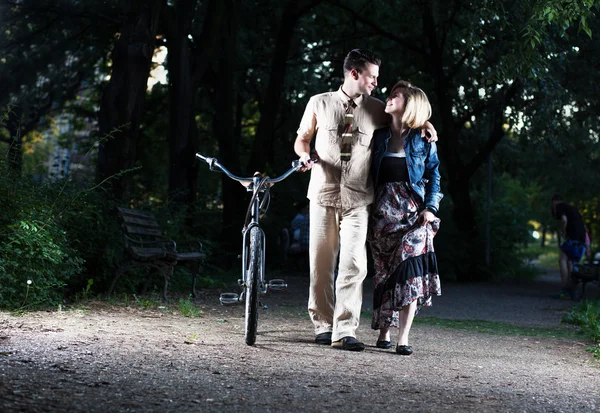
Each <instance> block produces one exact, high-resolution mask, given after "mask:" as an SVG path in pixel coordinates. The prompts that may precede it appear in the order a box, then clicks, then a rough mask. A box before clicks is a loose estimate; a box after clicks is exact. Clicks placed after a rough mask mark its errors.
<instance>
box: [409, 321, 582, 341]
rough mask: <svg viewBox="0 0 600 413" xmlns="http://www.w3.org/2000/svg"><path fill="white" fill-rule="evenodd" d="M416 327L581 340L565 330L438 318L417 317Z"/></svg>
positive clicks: (576, 334) (580, 335)
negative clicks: (423, 326)
mask: <svg viewBox="0 0 600 413" xmlns="http://www.w3.org/2000/svg"><path fill="white" fill-rule="evenodd" d="M414 323H415V324H416V325H429V326H437V327H442V328H452V329H456V330H464V331H473V332H475V333H481V334H490V335H499V336H523V337H543V338H568V339H581V338H582V333H581V332H578V331H573V330H569V329H566V328H548V327H525V326H518V325H514V324H511V323H502V322H498V321H485V320H449V319H443V318H438V317H417V318H415V321H414Z"/></svg>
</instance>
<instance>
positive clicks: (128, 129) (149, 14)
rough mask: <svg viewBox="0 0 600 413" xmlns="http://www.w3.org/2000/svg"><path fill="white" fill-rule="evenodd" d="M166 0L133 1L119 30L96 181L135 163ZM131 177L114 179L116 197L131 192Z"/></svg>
mask: <svg viewBox="0 0 600 413" xmlns="http://www.w3.org/2000/svg"><path fill="white" fill-rule="evenodd" d="M163 7H164V0H153V1H150V2H146V1H143V0H128V1H127V3H126V6H125V10H124V18H123V23H122V25H121V30H120V35H119V37H118V39H116V41H115V45H114V49H113V51H112V73H111V76H110V81H109V83H108V85H107V86H106V88H105V90H104V94H103V96H102V100H101V103H100V112H99V114H98V121H99V128H100V130H99V132H100V135H101V136H103V137H105V138H104V141H103V143H102V144H101V145H100V148H99V151H98V163H97V165H96V181H97V182H98V183H102V182H105V181H106V180H107V179H109V178H112V177H116V176H117V175H119V174H121V173H122V172H123V171H127V170H130V169H131V168H133V166H134V163H135V160H136V151H137V144H138V139H139V127H140V120H141V117H142V115H143V110H144V98H145V95H146V85H147V83H148V75H149V73H150V66H151V63H152V56H153V54H154V47H155V43H156V32H157V30H158V25H159V21H160V15H161V11H162V9H163ZM129 182H130V181H129V179H117V180H115V181H114V182H113V186H112V192H113V194H114V195H115V196H116V197H117V198H121V197H123V196H126V195H127V194H128V193H129V192H130V185H129Z"/></svg>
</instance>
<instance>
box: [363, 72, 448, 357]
mask: <svg viewBox="0 0 600 413" xmlns="http://www.w3.org/2000/svg"><path fill="white" fill-rule="evenodd" d="M385 111H386V113H389V114H390V115H392V123H391V125H390V126H389V127H386V128H383V129H379V130H377V131H375V133H374V135H373V162H372V165H371V176H372V177H373V182H374V184H375V199H374V202H373V205H372V208H371V215H370V220H369V235H368V240H369V244H370V246H371V252H372V254H373V261H374V263H373V264H374V269H375V272H374V274H373V282H374V293H373V319H372V322H371V327H372V328H373V329H374V330H379V338H378V340H377V343H376V346H377V347H379V348H384V349H388V348H391V347H392V341H391V335H390V329H391V328H392V327H397V328H398V330H399V331H398V332H399V335H398V342H397V345H396V353H398V354H400V355H405V356H407V355H410V354H412V352H413V349H412V347H411V346H410V345H409V342H408V335H409V333H410V328H411V326H412V322H413V318H414V316H415V314H416V312H417V311H418V309H419V308H421V307H422V306H430V305H431V298H432V296H434V295H440V294H441V285H440V278H439V275H438V265H437V258H436V255H435V252H434V250H433V238H434V236H435V235H436V233H437V231H438V229H439V226H440V220H439V218H437V217H436V216H435V214H437V211H438V207H439V203H440V200H441V199H442V196H443V195H442V193H441V192H440V173H439V164H440V162H439V160H438V155H437V147H436V144H435V143H433V142H426V141H424V140H422V139H421V131H420V130H421V128H422V127H423V125H424V124H425V122H426V121H427V120H428V119H429V117H430V116H431V105H430V104H429V100H428V99H427V95H425V93H424V92H423V91H422V90H421V89H419V88H417V87H415V86H413V85H412V84H410V83H409V82H405V81H400V82H398V83H396V85H394V87H393V88H392V90H391V91H390V95H389V97H388V98H387V104H386V107H385Z"/></svg>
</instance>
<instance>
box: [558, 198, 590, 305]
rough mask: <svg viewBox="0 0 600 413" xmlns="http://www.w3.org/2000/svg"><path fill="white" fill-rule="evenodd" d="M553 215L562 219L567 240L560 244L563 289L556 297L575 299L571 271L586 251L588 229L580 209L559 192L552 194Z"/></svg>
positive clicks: (561, 228) (562, 230) (564, 235)
mask: <svg viewBox="0 0 600 413" xmlns="http://www.w3.org/2000/svg"><path fill="white" fill-rule="evenodd" d="M552 215H553V217H554V218H555V219H557V220H560V224H559V225H560V228H559V229H560V234H561V236H562V237H563V238H564V239H565V241H564V242H563V243H562V244H561V246H560V257H559V258H558V264H559V268H560V280H561V283H562V291H561V292H560V293H558V294H555V295H554V296H553V297H555V298H570V299H571V300H575V298H576V297H575V291H574V286H573V281H572V280H571V272H572V271H573V266H574V265H576V264H578V263H579V261H580V260H581V258H582V257H583V255H584V254H585V251H586V249H587V248H586V246H587V241H586V230H585V225H584V223H583V218H581V214H579V210H578V209H577V208H575V207H574V206H572V205H569V204H567V203H565V202H563V200H562V197H561V196H560V195H558V194H555V195H553V196H552Z"/></svg>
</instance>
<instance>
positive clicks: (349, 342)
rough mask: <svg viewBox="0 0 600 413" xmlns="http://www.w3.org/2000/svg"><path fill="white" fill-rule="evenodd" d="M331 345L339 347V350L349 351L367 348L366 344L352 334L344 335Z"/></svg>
mask: <svg viewBox="0 0 600 413" xmlns="http://www.w3.org/2000/svg"><path fill="white" fill-rule="evenodd" d="M331 347H333V348H337V349H338V350H347V351H363V350H364V349H365V345H364V344H363V343H361V342H360V341H358V340H357V339H356V338H354V337H351V336H348V337H344V338H342V339H341V340H338V341H334V342H333V343H331Z"/></svg>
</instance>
